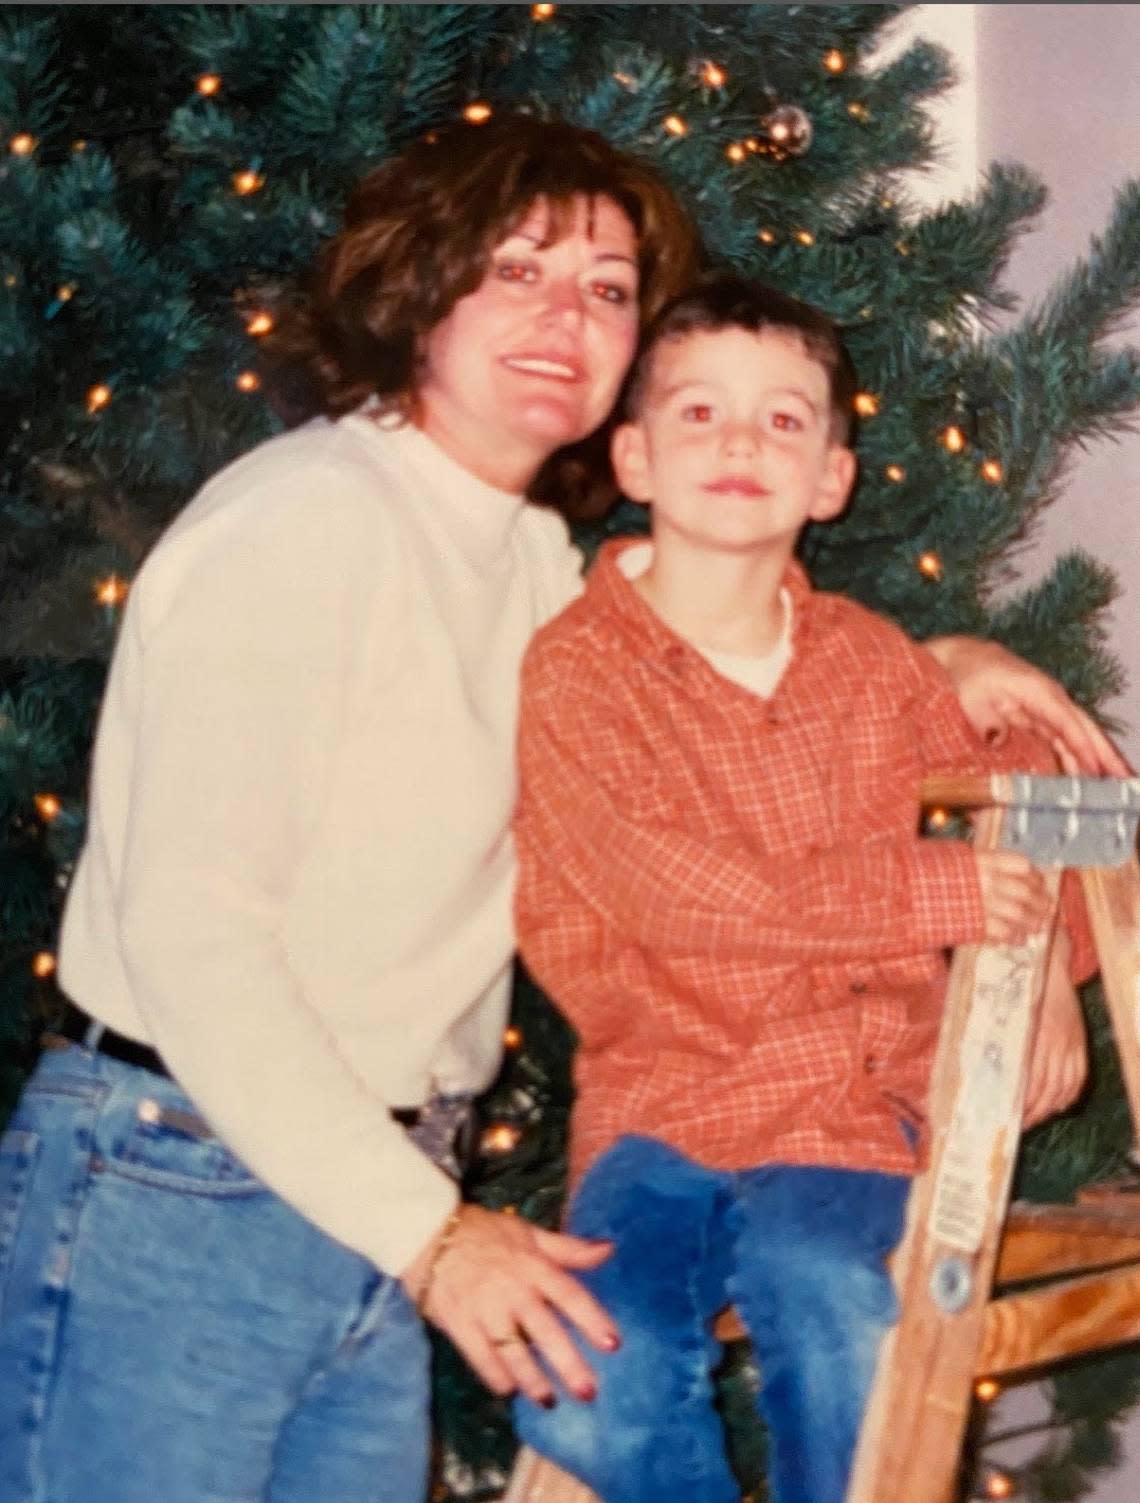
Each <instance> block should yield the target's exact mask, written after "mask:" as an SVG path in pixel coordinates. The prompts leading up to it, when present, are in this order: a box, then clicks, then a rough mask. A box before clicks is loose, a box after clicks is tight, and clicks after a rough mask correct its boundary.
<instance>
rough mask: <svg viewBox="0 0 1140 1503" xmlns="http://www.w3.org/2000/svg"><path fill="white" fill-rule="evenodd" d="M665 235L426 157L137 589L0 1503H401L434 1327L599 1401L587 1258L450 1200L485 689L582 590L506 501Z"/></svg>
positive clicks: (587, 428) (625, 202)
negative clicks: (252, 432) (276, 407)
mask: <svg viewBox="0 0 1140 1503" xmlns="http://www.w3.org/2000/svg"><path fill="white" fill-rule="evenodd" d="M694 253H695V242H694V237H693V234H692V231H691V229H690V228H689V226H688V224H687V222H686V221H685V219H684V217H683V216H682V214H681V212H680V211H679V210H678V208H677V206H676V205H675V203H674V202H673V200H672V198H671V197H670V195H669V193H668V192H667V190H666V189H665V188H664V187H663V186H662V184H661V183H660V182H659V181H658V180H657V178H656V177H655V176H654V174H653V173H652V172H651V171H649V170H648V169H647V168H645V167H643V166H641V165H639V164H637V163H636V162H634V161H632V160H631V159H629V158H627V157H624V156H622V155H621V154H619V153H617V152H615V151H614V150H613V149H612V148H610V147H609V146H608V145H607V144H606V143H605V142H603V141H602V140H601V139H600V138H598V137H595V136H593V135H591V134H589V133H587V132H584V131H580V130H576V129H573V128H571V127H569V126H565V125H552V124H541V123H538V122H535V121H532V120H528V119H515V120H512V121H499V122H493V123H492V124H491V125H489V126H487V127H484V128H483V129H482V130H472V129H468V128H463V129H460V130H458V131H456V132H454V133H452V134H450V135H449V136H447V137H445V138H443V139H438V140H436V141H435V142H423V143H420V144H418V145H416V146H414V147H413V148H411V150H410V151H408V152H407V153H406V154H405V155H404V156H403V157H402V158H401V159H399V160H398V161H394V162H390V163H388V164H386V165H385V166H384V167H382V168H381V169H380V170H379V171H378V172H376V173H374V174H373V175H372V176H371V177H369V178H368V179H367V180H366V181H365V182H364V183H363V184H362V186H361V188H360V189H359V190H358V192H357V194H356V196H355V197H354V199H353V201H352V203H351V204H350V206H349V210H348V215H347V219H346V226H345V229H344V230H343V232H342V233H341V234H340V236H339V237H338V238H337V239H336V240H335V241H334V242H333V244H332V246H331V248H330V250H329V252H328V254H327V255H326V257H325V259H324V261H323V264H322V267H321V270H320V274H319V277H318V280H317V285H316V289H315V294H314V298H313V302H312V308H311V313H310V314H309V315H308V316H306V317H305V318H304V319H302V320H301V321H300V323H299V325H298V326H297V329H296V330H295V331H294V337H293V339H292V346H293V348H294V350H296V349H298V348H302V349H303V350H304V351H305V352H307V354H308V356H309V357H310V360H309V366H310V370H311V371H312V372H313V374H314V378H315V380H316V382H317V390H318V392H319V401H320V406H321V409H322V411H323V412H324V414H325V415H326V416H325V417H324V418H323V419H322V420H320V421H317V422H314V423H311V424H308V425H306V426H305V427H303V428H301V429H299V430H297V431H296V432H294V433H292V434H289V435H285V436H283V437H280V438H277V439H274V440H271V441H270V442H269V443H267V444H264V445H262V446H261V447H260V448H258V449H256V450H255V451H254V452H253V453H251V454H249V455H247V456H246V457H245V458H243V459H241V460H239V461H238V462H237V463H236V464H234V465H232V466H230V467H229V468H227V469H226V470H225V471H223V472H222V474H220V475H219V476H217V477H216V478H215V479H214V480H213V481H211V482H210V483H209V484H208V485H207V486H206V487H205V488H204V489H203V491H202V492H201V493H200V494H199V496H198V497H197V498H196V499H195V500H194V501H193V502H192V503H191V504H190V506H189V507H188V508H187V509H186V511H185V512H184V513H183V514H182V515H181V516H180V517H179V519H178V520H177V521H176V523H175V524H174V526H173V527H172V528H171V529H170V530H169V532H168V533H167V534H166V536H165V537H164V538H163V540H162V541H161V542H160V544H159V545H158V547H157V548H156V549H155V551H154V552H153V554H152V555H151V557H150V559H149V560H148V561H147V564H146V566H145V567H144V569H143V570H142V571H141V573H140V574H139V577H138V579H137V581H136V583H135V586H134V589H133V591H132V597H131V601H130V604H129V607H128V610H127V614H126V619H125V621H124V623H123V629H122V633H121V637H120V641H119V644H118V648H117V652H116V656H115V661H114V664H113V668H112V673H111V677H110V680H109V684H108V689H107V696H106V701H105V706H104V710H103V716H102V721H101V725H100V731H99V737H98V742H97V747H96V753H95V761H94V772H93V788H92V800H91V811H90V824H89V830H88V840H87V845H86V848H85V850H84V853H83V857H82V859H81V861H80V864H79V866H78V868H77V871H76V874H75V878H74V882H73V885H72V889H71V893H70V896H69V901H68V908H67V913H66V916H65V923H64V932H63V938H62V946H61V956H60V976H61V981H62V985H63V988H64V990H65V991H66V992H67V994H68V996H69V998H70V999H71V1001H70V1003H69V1006H68V1010H67V1013H66V1015H65V1017H64V1018H63V1020H62V1022H61V1024H60V1028H59V1031H58V1033H56V1034H55V1035H52V1036H51V1037H49V1039H48V1040H47V1043H48V1045H49V1047H48V1048H47V1049H46V1051H45V1054H44V1057H43V1061H42V1062H41V1065H40V1067H39V1069H38V1071H37V1073H36V1075H35V1077H34V1078H33V1080H32V1082H31V1083H30V1085H29V1087H28V1089H27V1091H26V1092H25V1094H24V1097H23V1099H22V1101H21V1104H20V1107H19V1109H18V1111H17V1114H16V1117H15V1119H14V1121H13V1123H12V1126H11V1128H10V1131H9V1133H8V1134H7V1135H6V1137H5V1140H4V1143H5V1167H4V1169H3V1171H2V1178H0V1196H2V1201H0V1204H2V1205H3V1207H4V1209H5V1211H6V1213H7V1214H6V1216H5V1219H4V1223H3V1225H4V1226H5V1227H7V1228H8V1229H9V1231H8V1237H7V1241H8V1243H9V1244H10V1245H9V1246H8V1247H7V1248H6V1249H5V1246H4V1244H3V1243H0V1286H2V1287H3V1289H4V1305H3V1310H2V1315H0V1503H15V1500H17V1499H19V1500H25V1499H30V1498H32V1497H37V1498H38V1497H40V1496H51V1498H52V1499H53V1500H54V1503H80V1500H82V1503H104V1500H107V1503H109V1500H110V1499H112V1498H113V1499H114V1500H115V1503H133V1500H136V1499H137V1500H139V1503H142V1500H144V1499H145V1500H147V1503H150V1500H151V1499H153V1498H155V1497H161V1498H163V1499H164V1500H165V1503H201V1500H205V1499H223V1498H225V1499H230V1498H236V1497H250V1498H254V1497H258V1498H265V1499H270V1500H273V1503H293V1500H298V1503H299V1500H302V1499H303V1500H306V1503H308V1500H310V1499H312V1498H329V1499H333V1498H335V1499H337V1500H338V1503H354V1500H357V1499H360V1500H365V1499H369V1500H376V1499H381V1500H385V1503H412V1500H414V1499H416V1498H417V1497H420V1496H422V1495H423V1493H424V1490H425V1458H426V1454H427V1354H426V1343H425V1340H424V1335H423V1328H422V1322H421V1319H420V1312H422V1313H423V1314H424V1315H426V1317H427V1318H428V1319H429V1320H432V1321H434V1322H435V1323H436V1324H437V1325H439V1326H440V1327H441V1328H442V1329H443V1330H445V1331H446V1332H447V1333H448V1335H449V1336H451V1337H452V1339H453V1340H454V1341H455V1342H456V1343H457V1344H458V1345H459V1347H460V1348H461V1349H462V1350H463V1352H464V1353H465V1354H466V1356H467V1357H468V1359H469V1361H470V1362H471V1363H472V1365H473V1366H474V1367H475V1368H476V1370H477V1371H478V1372H479V1373H480V1375H481V1376H482V1377H483V1378H484V1380H485V1381H486V1382H487V1383H488V1384H489V1385H490V1386H491V1387H492V1388H493V1389H495V1390H496V1391H498V1392H504V1393H505V1392H508V1391H510V1390H512V1389H514V1388H520V1389H522V1390H523V1391H525V1392H526V1393H527V1394H528V1395H530V1396H531V1397H532V1398H535V1399H537V1400H539V1401H540V1402H543V1401H552V1393H551V1388H550V1384H549V1381H548V1379H547V1377H546V1375H545V1374H544V1373H543V1371H542V1370H541V1368H540V1367H539V1365H538V1363H537V1362H536V1353H541V1354H542V1356H543V1357H544V1358H545V1359H546V1361H547V1362H548V1363H549V1364H550V1366H551V1367H552V1368H553V1369H554V1370H555V1371H556V1372H557V1373H558V1374H559V1376H560V1377H561V1379H562V1380H563V1381H564V1382H565V1383H566V1384H567V1386H568V1387H569V1388H571V1389H572V1390H574V1391H575V1392H577V1393H579V1394H581V1395H582V1396H583V1397H588V1396H590V1394H591V1393H592V1391H593V1379H592V1375H591V1373H590V1370H589V1368H588V1367H587V1366H586V1365H585V1363H584V1361H583V1359H582V1358H581V1357H580V1356H579V1355H578V1352H577V1351H576V1349H575V1347H574V1345H573V1343H572V1342H571V1340H570V1338H569V1337H568V1336H567V1335H566V1333H565V1331H564V1329H563V1325H562V1321H561V1319H560V1317H564V1318H565V1319H567V1320H568V1321H569V1322H570V1323H571V1324H573V1325H575V1326H577V1327H578V1328H579V1329H580V1331H581V1332H582V1333H583V1334H584V1336H585V1337H586V1338H587V1340H588V1341H589V1342H591V1343H593V1344H594V1345H595V1346H596V1347H605V1346H608V1345H613V1344H614V1343H616V1342H617V1341H618V1339H619V1337H618V1333H617V1332H616V1331H614V1329H613V1327H612V1325H611V1323H610V1321H609V1319H608V1317H607V1316H606V1314H605V1312H604V1311H603V1310H602V1309H600V1307H598V1306H597V1305H596V1304H595V1303H594V1301H593V1300H592V1299H591V1298H590V1297H589V1296H588V1295H587V1294H586V1293H585V1291H584V1290H583V1289H582V1288H581V1286H580V1285H579V1284H578V1283H577V1282H576V1281H575V1279H574V1278H573V1274H572V1270H574V1269H575V1268H585V1267H588V1266H592V1265H593V1264H595V1263H596V1262H598V1261H600V1260H601V1259H602V1258H603V1257H604V1256H605V1255H606V1249H605V1247H600V1246H595V1245H592V1244H589V1243H585V1242H581V1241H579V1240H577V1239H574V1238H570V1237H562V1236H557V1235H555V1234H552V1233H547V1232H543V1231H539V1230H536V1229H533V1228H530V1227H528V1226H526V1225H525V1224H523V1223H520V1222H519V1221H518V1220H517V1219H514V1218H512V1217H510V1216H508V1215H502V1214H492V1213H490V1212H487V1211H484V1210H481V1209H479V1208H478V1207H475V1206H471V1205H460V1204H459V1202H458V1194H457V1190H456V1187H455V1182H454V1175H455V1169H456V1144H457V1131H458V1130H459V1129H460V1127H461V1126H462V1123H463V1120H464V1118H465V1115H466V1109H467V1103H468V1102H469V1100H470V1098H471V1096H472V1095H473V1094H474V1093H475V1092H477V1091H478V1090H480V1089H481V1088H482V1087H483V1086H484V1085H486V1084H487V1082H488V1081H489V1080H490V1079H491V1077H492V1076H493V1074H494V1073H495V1069H496V1065H497V1061H498V1054H499V1041H500V1037H501V1030H502V1024H503V1021H504V1015H505V1008H506V1000H507V987H508V978H509V965H510V952H511V933H510V899H511V878H512V866H511V854H510V848H509V844H508V840H507V835H506V829H507V821H508V816H509V813H510V808H511V802H512V798H513V791H514V772H513V735H514V715H515V676H516V670H517V667H518V663H519V659H520V657H521V654H522V651H523V648H524V646H525V643H526V641H527V639H528V637H529V635H530V634H531V633H532V632H533V630H534V629H535V628H536V627H537V626H538V625H539V624H540V623H541V622H542V621H544V620H545V619H547V618H548V617H549V616H550V615H552V614H553V613H554V612H555V611H557V610H558V609H559V608H560V607H561V606H562V605H563V604H564V603H565V602H566V601H567V600H568V599H569V598H570V597H571V595H572V594H573V593H574V592H575V591H576V589H577V573H578V560H577V557H576V555H575V554H574V552H573V550H572V548H571V546H570V544H569V541H568V537H567V533H566V530H565V527H564V525H563V523H562V522H561V521H560V520H559V519H558V518H557V516H556V515H555V514H554V513H553V512H552V511H547V510H543V509H541V508H539V507H536V506H530V505H526V504H524V493H526V492H529V493H530V494H531V495H538V494H541V495H544V496H549V495H551V494H552V493H556V492H557V491H558V490H559V489H561V490H562V491H563V492H565V491H566V490H568V489H570V488H574V489H576V490H577V491H578V492H582V490H583V489H584V487H585V483H586V481H588V479H589V477H590V475H591V464H590V447H589V445H587V446H586V448H585V449H582V448H580V447H579V448H577V449H575V446H577V445H580V444H581V441H583V440H586V439H588V438H589V436H590V435H592V434H595V433H596V431H597V430H598V429H599V428H600V427H601V426H602V425H603V424H604V421H605V419H606V416H607V413H608V412H609V410H610V407H611V405H612V403H613V401H614V398H615V395H616V392H617V389H618V387H619V385H620V382H621V379H622V377H623V375H624V373H625V370H626V368H627V365H628V363H629V360H630V358H631V355H632V352H633V348H634V345H635V342H636V338H637V334H638V329H639V324H640V322H641V320H643V319H644V318H645V317H647V316H651V315H652V314H653V313H654V312H655V311H656V309H657V308H658V307H659V306H660V305H661V303H662V302H663V301H664V300H665V299H666V298H667V297H668V296H670V295H671V294H672V293H673V292H675V291H676V290H677V289H678V288H679V287H680V286H681V285H683V283H684V282H685V280H686V279H687V278H688V277H689V275H690V273H691V270H692V266H693V263H694V258H695V254H694ZM298 331H299V332H298ZM552 456H553V461H554V462H553V463H551V461H552ZM940 651H941V653H942V655H943V656H945V657H946V658H948V659H949V661H950V663H951V665H952V666H954V665H955V663H956V664H957V666H958V668H959V671H963V668H965V670H967V671H966V677H967V680H968V681H969V683H970V689H969V702H970V703H971V705H972V713H973V715H974V718H975V719H976V720H978V721H979V722H981V723H983V724H984V726H985V727H987V728H993V727H995V726H997V725H999V724H1000V722H1001V718H1002V717H1001V714H1000V711H1001V709H1002V703H1003V699H1004V700H1005V701H1008V705H1009V709H1008V712H1007V714H1006V719H1007V720H1010V721H1015V720H1018V719H1020V718H1021V717H1023V716H1026V715H1029V716H1034V715H1036V716H1037V717H1039V718H1043V719H1044V721H1045V722H1046V724H1047V725H1048V726H1049V727H1050V728H1052V729H1053V730H1054V731H1055V732H1056V733H1058V734H1059V735H1061V736H1062V737H1067V738H1068V740H1069V742H1070V745H1071V746H1072V748H1073V751H1074V752H1075V753H1076V754H1077V755H1078V756H1083V757H1084V758H1085V760H1086V761H1088V762H1091V763H1093V764H1094V765H1095V764H1096V762H1097V760H1098V758H1099V759H1105V758H1107V757H1109V756H1110V755H1111V754H1110V752H1109V751H1108V749H1107V748H1106V746H1105V744H1104V743H1103V740H1101V739H1100V738H1099V736H1098V733H1096V732H1095V731H1094V730H1093V729H1092V728H1091V725H1090V723H1089V722H1087V720H1085V719H1084V718H1083V717H1082V716H1081V715H1080V714H1079V712H1077V711H1075V710H1074V709H1073V708H1072V707H1071V706H1069V705H1068V703H1067V701H1065V700H1064V697H1063V696H1060V697H1059V698H1057V697H1055V696H1058V695H1059V691H1056V690H1055V689H1053V688H1052V687H1051V686H1049V685H1048V683H1047V681H1045V680H1042V679H1041V677H1040V676H1039V675H1035V674H1033V672H1032V671H1031V670H1029V669H1027V668H1025V667H1024V666H1022V665H1019V664H1017V663H1016V662H1014V663H1013V664H1012V666H1010V665H1009V664H1008V663H1007V664H1004V665H1003V664H1000V663H999V665H998V666H997V667H990V668H986V669H984V670H983V671H982V672H980V673H978V672H976V671H974V672H972V673H971V672H970V671H968V670H969V668H970V664H971V662H972V661H973V660H975V659H976V658H977V655H978V654H979V652H983V649H980V648H979V647H977V646H976V645H975V646H973V647H972V646H970V645H969V644H963V643H957V644H955V643H947V644H943V646H942V648H941V649H940ZM1106 765H1110V764H1106ZM176 1081H177V1084H176V1083H175V1082H176ZM417 1307H418V1309H417ZM520 1329H521V1330H522V1331H524V1332H525V1333H526V1335H527V1337H528V1338H529V1341H530V1343H531V1345H530V1346H527V1345H522V1344H520V1343H519V1342H518V1341H517V1340H516V1339H515V1335H516V1333H517V1331H518V1330H520Z"/></svg>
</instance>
